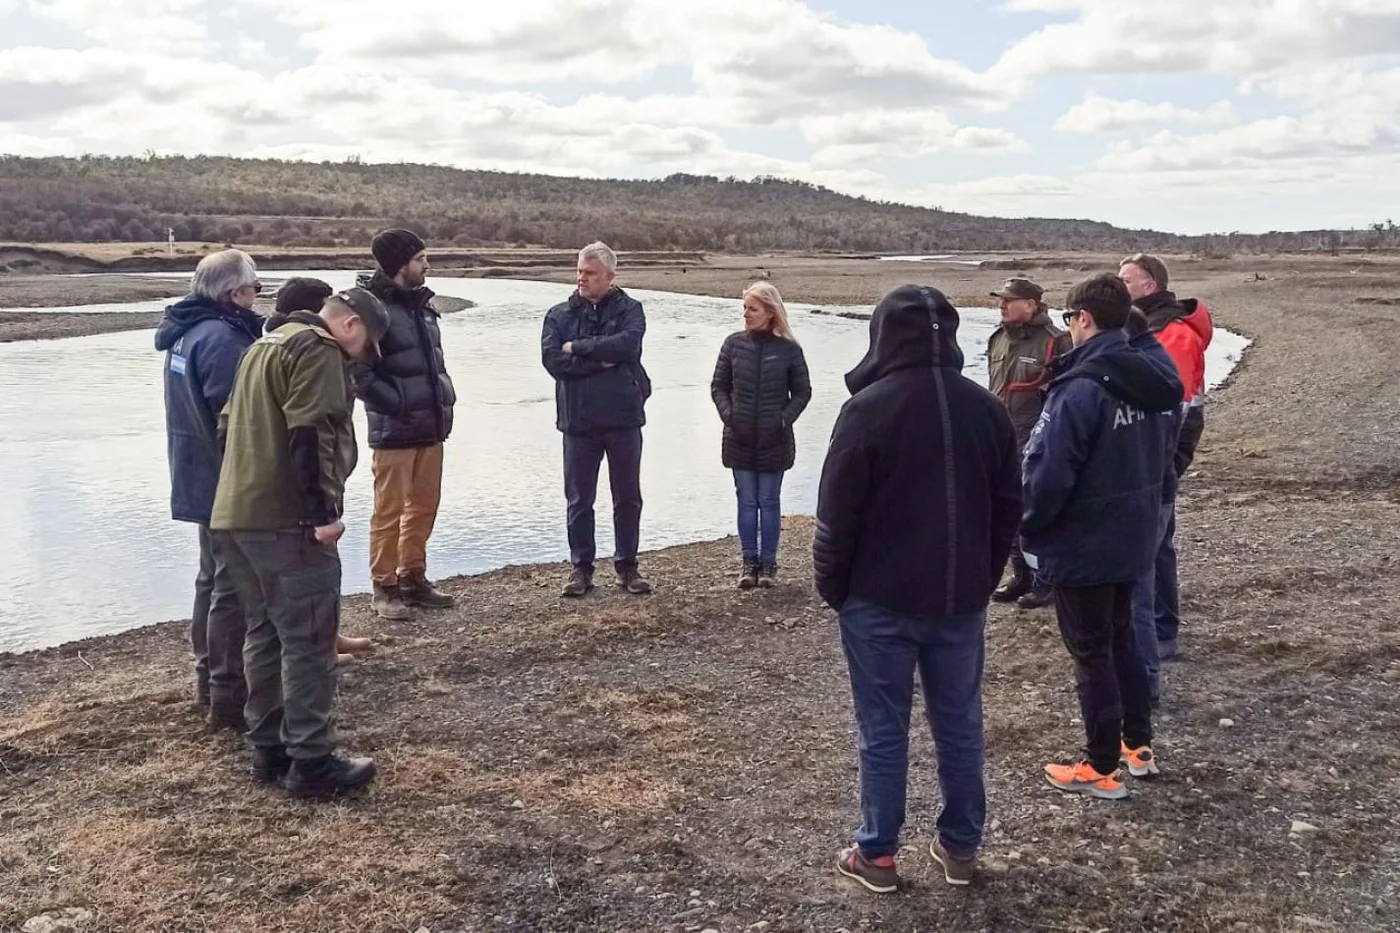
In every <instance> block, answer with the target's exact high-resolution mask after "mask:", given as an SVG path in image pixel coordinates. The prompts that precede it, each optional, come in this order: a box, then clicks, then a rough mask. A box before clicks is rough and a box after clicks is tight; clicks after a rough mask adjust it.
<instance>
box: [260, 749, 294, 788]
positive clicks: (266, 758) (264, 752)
mask: <svg viewBox="0 0 1400 933" xmlns="http://www.w3.org/2000/svg"><path fill="white" fill-rule="evenodd" d="M291 767H292V759H291V758H289V757H287V749H286V748H284V747H283V746H281V745H271V746H268V747H267V748H263V747H258V748H254V749H253V780H255V781H257V782H258V783H259V784H276V783H278V782H279V781H281V780H282V779H283V778H284V777H286V776H287V771H288V770H289V769H290V768H291Z"/></svg>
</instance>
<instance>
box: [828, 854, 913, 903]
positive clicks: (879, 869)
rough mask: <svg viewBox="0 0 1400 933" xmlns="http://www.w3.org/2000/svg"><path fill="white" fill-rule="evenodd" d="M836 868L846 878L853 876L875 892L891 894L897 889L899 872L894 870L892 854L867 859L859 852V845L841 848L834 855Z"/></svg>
mask: <svg viewBox="0 0 1400 933" xmlns="http://www.w3.org/2000/svg"><path fill="white" fill-rule="evenodd" d="M836 870H837V871H839V872H840V873H841V874H843V875H845V876H846V877H847V878H854V879H855V880H857V881H859V882H860V883H861V884H863V885H865V887H866V888H867V889H868V890H871V891H874V892H875V893H876V894H891V893H893V892H895V891H898V890H899V883H900V882H899V872H897V871H895V867H894V856H893V855H882V856H880V857H879V858H873V859H867V858H866V857H865V856H864V855H861V854H860V846H851V847H850V848H849V849H842V850H841V854H840V855H838V856H836Z"/></svg>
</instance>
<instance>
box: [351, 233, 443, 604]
mask: <svg viewBox="0 0 1400 933" xmlns="http://www.w3.org/2000/svg"><path fill="white" fill-rule="evenodd" d="M370 251H371V252H372V253H373V254H374V261H375V264H376V265H377V266H378V268H377V269H376V270H375V271H374V273H373V274H372V275H370V276H369V277H367V278H365V279H363V280H362V281H361V282H360V285H361V286H363V287H364V288H365V289H367V290H368V291H370V292H371V293H372V294H373V295H374V296H375V297H376V298H378V299H379V300H380V302H382V303H383V305H384V308H385V310H386V311H388V312H389V333H387V334H385V335H384V340H383V341H382V342H381V343H380V347H379V355H378V356H377V357H375V358H374V359H373V360H357V361H355V362H354V363H352V364H351V366H350V375H351V379H352V380H353V381H354V383H355V393H356V394H357V395H358V396H359V398H360V402H361V403H362V404H363V405H364V406H365V419H366V421H368V423H369V446H370V449H371V450H373V452H374V455H373V462H372V464H371V468H372V470H373V472H374V516H373V517H372V518H371V519H370V525H369V555H370V578H371V581H372V584H373V587H374V595H373V596H372V597H371V601H370V605H371V608H373V610H374V613H375V615H377V616H379V617H380V618H382V619H388V620H391V621H396V622H402V621H406V620H408V619H411V618H413V607H418V608H422V609H448V608H451V607H452V605H453V604H454V602H455V599H454V598H453V597H452V595H451V594H450V593H444V592H442V591H441V590H439V589H438V588H437V587H435V586H434V585H433V584H432V583H431V582H430V581H429V580H428V569H427V568H428V538H429V537H430V536H431V535H432V532H433V526H434V525H435V524H436V522H437V513H438V506H439V505H440V504H441V501H442V469H443V445H444V443H445V442H446V440H447V438H448V435H450V434H451V433H452V409H453V406H454V405H455V404H456V401H457V393H456V390H455V389H454V388H453V386H452V377H451V376H449V375H448V374H447V361H446V357H445V356H444V355H443V352H442V329H441V328H440V327H439V326H438V313H437V310H436V309H435V308H434V307H433V303H432V302H433V292H432V290H431V289H429V288H428V287H427V285H426V282H427V275H428V270H429V265H428V253H427V249H426V247H425V246H424V244H423V241H422V240H421V239H419V237H418V235H417V234H415V233H413V232H412V231H411V230H384V231H381V232H380V233H378V234H376V235H375V237H374V240H373V242H372V243H371V244H370Z"/></svg>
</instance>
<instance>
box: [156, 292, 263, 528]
mask: <svg viewBox="0 0 1400 933" xmlns="http://www.w3.org/2000/svg"><path fill="white" fill-rule="evenodd" d="M261 333H262V318H260V317H258V316H257V315H256V314H254V313H252V312H251V311H245V310H243V309H242V308H238V307H235V306H233V305H224V304H219V303H218V302H215V301H214V300H213V299H210V298H204V297H202V296H200V295H187V296H185V297H184V298H181V299H180V300H179V301H177V302H176V303H175V304H173V305H170V306H169V307H168V308H166V309H165V317H164V318H163V319H162V320H161V322H160V325H159V326H158V327H157V328H156V349H157V350H164V351H165V433H166V457H167V459H168V460H169V462H170V517H171V518H174V519H175V520H176V521H181V522H194V523H196V524H199V525H207V524H209V513H210V511H211V510H212V509H213V508H214V490H215V488H216V487H217V486H218V484H219V462H220V460H221V459H222V454H221V453H220V450H219V440H218V425H219V412H220V411H222V410H223V407H224V403H225V402H227V401H228V396H229V393H230V392H232V391H233V378H234V376H235V375H236V374H237V373H238V361H239V360H240V359H241V358H242V356H243V351H244V350H246V349H248V346H249V345H250V344H252V342H253V341H254V340H257V339H258V336H259V335H260V334H261Z"/></svg>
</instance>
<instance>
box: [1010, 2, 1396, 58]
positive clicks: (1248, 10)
mask: <svg viewBox="0 0 1400 933" xmlns="http://www.w3.org/2000/svg"><path fill="white" fill-rule="evenodd" d="M1007 8H1008V9H1010V10H1013V11H1019V12H1045V13H1067V14H1073V15H1074V17H1075V19H1074V20H1072V21H1071V22H1067V23H1054V24H1052V25H1049V26H1046V27H1044V28H1043V29H1040V30H1038V31H1037V32H1035V33H1032V34H1031V35H1029V36H1026V37H1024V38H1022V39H1021V40H1020V41H1018V42H1017V43H1015V44H1014V45H1013V46H1012V47H1011V48H1010V49H1008V50H1007V52H1006V53H1005V55H1003V56H1002V58H1001V60H1000V61H999V62H998V63H997V66H996V69H995V70H997V71H1000V72H1002V73H1005V74H1012V75H1018V76H1025V75H1043V74H1085V73H1103V74H1144V73H1146V74H1151V73H1189V72H1205V73H1208V74H1223V75H1245V74H1253V73H1258V72H1261V71H1267V70H1269V69H1273V68H1279V67H1285V66H1289V65H1293V64H1297V63H1299V62H1317V61H1330V60H1337V59H1347V58H1356V57H1359V56H1365V55H1382V54H1393V53H1395V52H1396V50H1397V49H1400V0H1243V2H1242V0H1214V2H1209V3H1205V2H1200V0H1157V2H1155V3H1152V4H1149V5H1141V4H1133V3H1123V2H1120V0H1010V2H1008V3H1007Z"/></svg>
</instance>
